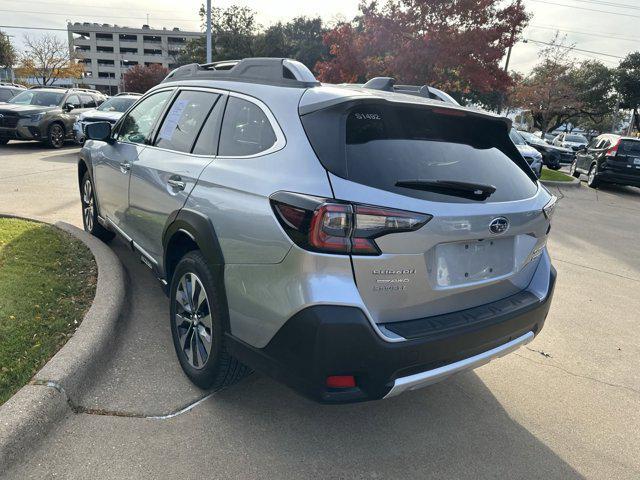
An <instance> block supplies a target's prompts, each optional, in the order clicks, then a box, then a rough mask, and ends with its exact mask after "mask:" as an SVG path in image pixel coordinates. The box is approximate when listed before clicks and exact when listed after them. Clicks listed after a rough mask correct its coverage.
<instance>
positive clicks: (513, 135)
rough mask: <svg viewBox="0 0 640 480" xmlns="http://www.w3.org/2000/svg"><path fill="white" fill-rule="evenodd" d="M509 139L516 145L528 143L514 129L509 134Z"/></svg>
mask: <svg viewBox="0 0 640 480" xmlns="http://www.w3.org/2000/svg"><path fill="white" fill-rule="evenodd" d="M509 138H511V141H512V142H513V143H515V144H516V145H526V144H527V142H525V141H524V138H522V135H520V134H519V133H518V132H517V130H516V129H515V128H512V129H511V131H510V132H509Z"/></svg>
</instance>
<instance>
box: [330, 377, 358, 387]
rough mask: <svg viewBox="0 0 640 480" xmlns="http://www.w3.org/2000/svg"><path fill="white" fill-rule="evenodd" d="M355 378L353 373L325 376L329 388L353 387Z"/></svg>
mask: <svg viewBox="0 0 640 480" xmlns="http://www.w3.org/2000/svg"><path fill="white" fill-rule="evenodd" d="M355 386H356V378H355V377H354V376H353V375H331V376H330V377H327V387H329V388H354V387H355Z"/></svg>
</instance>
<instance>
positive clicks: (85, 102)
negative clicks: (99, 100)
mask: <svg viewBox="0 0 640 480" xmlns="http://www.w3.org/2000/svg"><path fill="white" fill-rule="evenodd" d="M80 98H81V99H82V108H96V107H97V105H96V101H95V99H94V98H93V97H92V96H91V95H80Z"/></svg>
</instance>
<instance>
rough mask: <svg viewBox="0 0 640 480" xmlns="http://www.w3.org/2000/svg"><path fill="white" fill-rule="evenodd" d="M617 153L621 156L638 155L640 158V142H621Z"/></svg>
mask: <svg viewBox="0 0 640 480" xmlns="http://www.w3.org/2000/svg"><path fill="white" fill-rule="evenodd" d="M618 153H620V154H622V155H638V156H640V141H636V140H623V141H622V142H620V146H619V147H618Z"/></svg>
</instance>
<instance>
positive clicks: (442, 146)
mask: <svg viewBox="0 0 640 480" xmlns="http://www.w3.org/2000/svg"><path fill="white" fill-rule="evenodd" d="M301 119H302V123H303V126H304V129H305V132H306V133H307V136H308V137H309V140H310V142H311V144H312V146H313V149H314V150H315V152H316V154H317V155H318V157H319V159H320V161H321V162H322V164H323V165H324V166H325V168H327V169H328V170H329V171H330V172H332V173H333V174H335V175H337V176H340V177H342V178H345V179H347V180H350V181H352V182H355V183H359V184H362V185H367V186H370V187H373V188H378V189H381V190H386V191H389V192H393V193H397V194H400V195H404V196H409V197H414V198H420V199H424V200H430V201H440V202H455V203H461V202H474V201H476V200H469V199H465V198H462V197H459V196H454V195H447V194H446V193H439V192H433V191H427V190H426V189H425V190H416V189H412V188H406V187H405V186H402V185H398V183H400V184H401V183H403V182H410V181H415V180H424V181H427V182H429V181H438V180H440V181H453V182H465V183H474V184H484V185H492V186H494V187H495V188H496V191H495V193H493V194H492V195H491V196H490V197H489V198H488V199H487V200H485V201H487V202H501V201H513V200H521V199H525V198H529V197H531V196H532V195H534V194H535V193H536V190H537V187H536V184H535V183H534V181H533V179H532V178H531V177H530V176H529V175H528V173H527V171H526V167H525V165H526V164H525V162H524V160H523V159H522V157H520V156H519V155H518V154H517V150H516V148H515V146H514V145H513V143H512V141H511V140H510V138H509V136H508V133H509V132H508V131H507V130H506V128H505V125H504V124H503V123H501V122H499V121H495V120H489V119H484V118H474V117H472V116H468V117H467V116H458V115H447V114H440V113H439V112H438V111H437V110H435V111H434V110H433V109H430V108H423V107H412V106H396V105H386V104H379V103H373V104H369V103H363V104H360V105H356V106H354V107H351V108H349V106H348V105H337V106H335V107H330V108H327V109H324V110H319V111H317V112H314V113H311V114H307V115H303V116H302V117H301Z"/></svg>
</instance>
